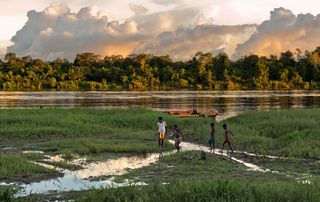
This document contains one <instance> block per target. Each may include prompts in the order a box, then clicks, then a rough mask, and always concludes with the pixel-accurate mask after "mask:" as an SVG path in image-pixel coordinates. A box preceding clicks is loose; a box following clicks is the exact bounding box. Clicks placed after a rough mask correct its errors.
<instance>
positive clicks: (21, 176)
mask: <svg viewBox="0 0 320 202" xmlns="http://www.w3.org/2000/svg"><path fill="white" fill-rule="evenodd" d="M36 158H38V156H37V155H30V154H13V153H1V155H0V180H1V181H16V182H30V181H36V180H43V179H45V178H47V177H48V176H51V177H52V176H57V175H58V174H59V173H58V172H56V171H53V170H50V169H47V168H44V167H42V166H39V165H36V164H34V163H32V162H30V160H31V159H32V160H35V159H36Z"/></svg>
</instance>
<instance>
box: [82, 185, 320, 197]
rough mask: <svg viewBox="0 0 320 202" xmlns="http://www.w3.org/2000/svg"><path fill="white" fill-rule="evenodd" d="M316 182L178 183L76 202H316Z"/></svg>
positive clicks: (99, 192)
mask: <svg viewBox="0 0 320 202" xmlns="http://www.w3.org/2000/svg"><path fill="white" fill-rule="evenodd" d="M319 189H320V183H319V181H317V182H314V183H313V184H311V185H304V184H298V183H285V182H283V183H278V182H277V183H252V182H250V183H248V182H242V181H233V180H218V181H202V182H194V181H181V182H175V183H173V184H170V185H161V184H152V185H150V186H143V187H141V186H131V187H127V188H120V189H109V190H107V189H102V190H93V191H91V192H89V193H82V194H80V197H79V198H78V199H77V200H76V201H79V202H87V201H88V202H89V201H96V202H99V201H153V202H157V201H159V202H160V201H172V202H174V201H221V202H227V201H239V202H240V201H241V202H244V201H246V202H251V201H252V202H253V201H260V202H270V201H274V202H278V201H279V202H283V201H299V202H304V201H305V202H318V201H320V192H319Z"/></svg>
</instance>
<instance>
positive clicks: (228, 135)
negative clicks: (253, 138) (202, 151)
mask: <svg viewBox="0 0 320 202" xmlns="http://www.w3.org/2000/svg"><path fill="white" fill-rule="evenodd" d="M222 128H223V129H224V138H225V139H224V142H223V144H222V150H223V149H224V145H225V144H226V143H228V145H229V147H230V149H231V152H232V153H233V149H232V147H231V142H230V135H233V136H234V134H233V133H232V132H231V131H230V130H228V129H227V124H225V123H224V124H223V125H222Z"/></svg>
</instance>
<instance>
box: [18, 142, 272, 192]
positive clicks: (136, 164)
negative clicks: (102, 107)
mask: <svg viewBox="0 0 320 202" xmlns="http://www.w3.org/2000/svg"><path fill="white" fill-rule="evenodd" d="M169 142H170V143H173V144H174V141H172V140H169ZM180 145H181V147H182V148H181V151H205V152H207V153H209V152H210V151H209V148H208V147H206V146H203V145H198V144H193V143H188V142H182V143H181V144H180ZM175 152H176V151H169V152H163V153H162V154H159V153H153V154H149V155H146V156H132V157H120V158H117V159H110V160H107V161H104V162H100V161H99V162H91V163H86V159H84V158H79V159H74V160H71V161H65V160H64V159H63V158H62V157H61V155H56V156H46V159H45V160H44V161H43V162H44V163H38V162H36V163H37V164H38V165H41V166H45V167H47V168H51V169H56V170H58V171H59V172H62V173H64V176H63V177H59V178H56V179H52V180H45V181H41V182H35V183H30V184H22V185H21V188H22V190H21V191H20V192H19V193H18V195H17V196H27V195H29V194H40V193H50V192H64V191H79V190H88V189H91V188H111V187H121V186H128V185H130V183H128V182H125V183H115V182H113V176H118V175H123V174H125V173H127V172H129V170H130V169H138V168H142V167H145V166H149V165H151V164H153V163H156V162H157V161H158V159H159V157H160V156H167V155H171V154H173V153H175ZM213 152H214V154H216V155H220V156H224V157H226V158H229V159H230V160H232V161H235V162H237V163H240V164H242V165H244V166H246V167H247V170H250V171H257V172H272V173H277V171H270V170H269V169H263V168H261V167H259V166H257V165H255V164H252V163H247V162H245V161H243V160H241V159H238V158H235V157H233V156H230V155H228V154H227V152H226V151H221V150H220V149H216V150H214V151H213ZM249 154H251V153H249ZM254 155H255V154H254ZM45 161H47V162H48V163H49V162H59V161H65V162H67V163H73V164H76V165H80V164H81V166H82V169H79V170H76V171H70V170H66V169H61V168H57V167H55V166H52V165H48V164H46V163H45ZM106 176H108V179H107V180H105V179H106ZM99 177H104V180H89V179H90V178H91V179H97V178H99ZM135 184H137V183H135ZM140 185H144V183H140Z"/></svg>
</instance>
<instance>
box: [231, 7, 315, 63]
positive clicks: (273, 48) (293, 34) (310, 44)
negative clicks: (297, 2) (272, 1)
mask: <svg viewBox="0 0 320 202" xmlns="http://www.w3.org/2000/svg"><path fill="white" fill-rule="evenodd" d="M270 14H271V15H270V19H269V20H267V21H264V22H263V23H261V24H260V25H259V26H258V27H257V32H256V33H254V34H253V35H252V36H251V37H250V39H249V40H248V41H246V42H244V43H243V44H240V45H239V46H238V47H237V49H236V52H235V54H234V57H235V58H238V57H240V56H243V55H246V54H250V53H253V54H258V55H265V56H269V55H271V54H276V55H278V54H280V53H281V52H283V51H286V50H291V51H293V50H295V49H296V48H299V49H301V50H312V49H314V48H316V47H317V46H319V45H320V38H319V36H320V15H317V16H314V15H312V14H299V15H294V14H293V13H292V12H291V11H290V10H287V9H284V8H277V9H274V10H273V11H272V12H271V13H270Z"/></svg>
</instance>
